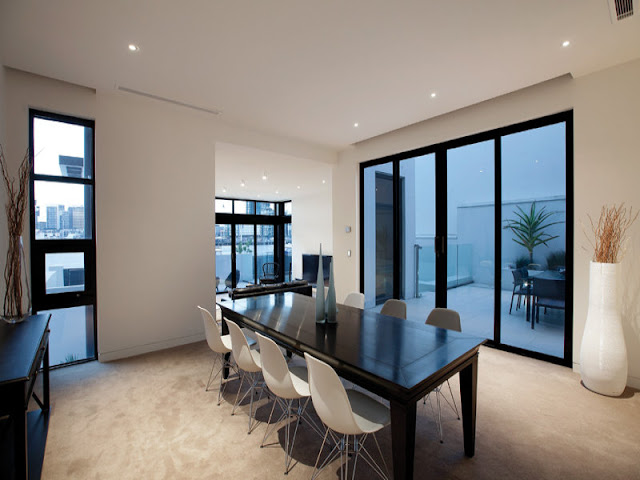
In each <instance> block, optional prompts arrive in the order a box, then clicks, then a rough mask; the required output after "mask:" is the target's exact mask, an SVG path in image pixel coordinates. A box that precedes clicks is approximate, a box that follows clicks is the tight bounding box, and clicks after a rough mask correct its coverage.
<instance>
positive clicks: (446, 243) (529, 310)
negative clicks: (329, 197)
mask: <svg viewBox="0 0 640 480" xmlns="http://www.w3.org/2000/svg"><path fill="white" fill-rule="evenodd" d="M572 132H573V115H572V112H564V113H560V114H555V115H550V116H548V117H544V118H540V119H535V120H531V121H528V122H524V123H521V124H516V125H512V126H509V127H504V128H500V129H497V130H493V131H489V132H485V133H480V134H476V135H472V136H469V137H464V138H460V139H456V140H452V141H448V142H444V143H442V144H437V145H431V146H428V147H424V148H421V149H418V150H414V151H410V152H404V153H401V154H397V155H394V156H393V158H382V159H378V160H372V161H370V162H365V163H363V164H362V165H361V169H360V185H361V215H360V217H361V222H362V228H361V231H362V232H363V234H362V236H361V238H360V242H361V243H360V245H361V251H362V252H363V253H362V256H361V266H360V269H361V270H360V278H361V285H362V288H363V291H364V294H365V304H366V306H367V308H375V309H379V308H380V307H381V304H382V303H383V302H384V301H385V300H386V299H388V298H392V297H393V298H401V299H404V300H405V301H407V303H408V304H409V305H408V306H409V311H410V312H412V315H413V316H414V317H415V318H419V319H425V318H426V316H427V315H428V313H429V312H430V311H431V309H432V308H434V307H448V308H452V309H454V310H457V311H458V312H459V313H460V315H461V321H462V329H463V331H464V332H466V333H470V334H472V335H476V336H481V337H484V338H487V339H489V340H490V343H491V344H493V345H495V346H499V347H500V348H504V349H505V350H510V351H516V352H518V353H525V354H527V355H531V356H534V357H536V358H541V359H545V360H548V361H552V362H555V363H560V364H564V365H570V364H571V361H572V341H573V340H572V335H573V326H572V321H571V319H572V313H571V307H572V271H571V265H572V264H573V262H572V245H573V231H572V225H573V220H572V217H573V198H572V173H571V172H572V157H573V133H572ZM526 218H532V219H534V220H535V219H536V218H537V219H538V220H539V219H543V221H542V222H541V223H540V225H541V228H540V229H539V231H536V232H532V233H531V234H530V235H532V236H534V237H535V238H537V239H544V240H545V241H544V243H542V244H537V245H535V246H531V245H533V244H535V243H536V242H526V241H525V242H524V243H525V245H522V243H523V241H522V238H521V237H519V236H518V232H517V228H518V227H517V225H515V224H514V222H515V221H517V220H518V219H525V220H524V221H527V220H526ZM510 225H511V226H514V225H515V226H514V228H510ZM521 277H524V279H525V280H524V281H523V280H521ZM550 289H553V292H554V293H553V294H554V295H557V297H558V298H560V299H562V300H563V302H560V303H561V304H563V305H564V308H546V309H544V308H540V309H539V308H535V309H534V308H533V305H532V304H533V299H534V298H536V291H539V292H542V291H545V292H548V291H549V290H550ZM554 298H556V297H555V296H554ZM534 310H535V311H534Z"/></svg>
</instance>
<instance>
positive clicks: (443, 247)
mask: <svg viewBox="0 0 640 480" xmlns="http://www.w3.org/2000/svg"><path fill="white" fill-rule="evenodd" d="M563 122H564V123H565V125H566V130H565V133H566V135H565V151H566V159H565V160H566V163H565V168H566V185H565V191H566V226H565V230H566V231H565V234H566V247H565V248H566V263H567V265H570V266H571V268H567V270H566V285H567V290H566V292H565V294H566V297H565V305H566V307H565V308H566V309H565V322H564V323H565V331H564V358H559V357H554V356H551V355H547V354H543V353H539V352H534V351H530V350H525V349H523V348H519V347H514V346H511V345H505V344H503V343H502V342H501V341H500V339H501V329H500V321H501V318H500V311H501V310H500V307H501V287H502V286H501V261H497V260H496V261H495V262H494V339H495V340H490V341H489V342H488V344H489V345H491V346H494V347H497V348H500V349H501V350H506V351H509V352H513V353H517V354H521V355H526V356H529V357H533V358H538V359H541V360H545V361H548V362H551V363H556V364H560V365H565V366H572V364H573V278H574V277H573V275H574V273H573V256H574V255H573V240H574V228H573V224H574V188H573V110H568V111H564V112H560V113H555V114H552V115H547V116H544V117H541V118H536V119H533V120H528V121H525V122H521V123H517V124H514V125H510V126H507V127H501V128H497V129H493V130H489V131H486V132H481V133H477V134H473V135H468V136H465V137H461V138H457V139H454V140H449V141H446V142H442V143H439V144H434V145H429V146H426V147H421V148H417V149H414V150H409V151H406V152H401V153H397V154H393V155H390V156H387V157H383V158H379V159H375V160H370V161H367V162H363V163H361V164H360V172H359V177H360V179H359V180H360V195H359V197H360V207H359V212H360V232H361V233H360V291H361V292H363V293H364V281H365V279H364V248H365V242H364V231H365V225H364V223H365V211H364V172H365V169H366V168H369V167H373V166H376V165H381V164H387V163H391V165H392V168H393V177H394V192H395V194H394V195H395V196H394V199H395V200H398V197H399V196H400V188H401V187H400V181H401V179H400V175H399V172H400V161H402V160H407V159H411V158H415V157H420V156H424V155H428V154H431V153H435V179H436V181H435V197H436V219H435V222H436V225H435V229H436V236H435V238H434V248H435V251H436V272H435V278H436V291H435V303H436V307H446V306H447V265H446V261H447V151H448V150H449V149H452V148H457V147H461V146H465V145H471V144H474V143H479V142H484V141H489V140H493V141H494V156H495V159H494V187H495V192H494V196H495V204H494V212H495V215H494V220H495V225H494V231H495V242H494V255H495V258H496V259H501V258H502V244H501V238H502V212H501V210H502V209H501V207H500V208H499V207H498V206H501V205H502V166H501V160H502V158H501V157H502V149H501V141H500V139H501V138H502V137H503V136H506V135H510V134H513V133H518V132H522V131H526V130H531V129H535V128H539V127H544V126H548V125H552V124H557V123H563ZM398 205H399V204H398V203H397V202H396V203H394V240H395V241H396V242H399V241H400V238H401V232H400V231H401V230H402V228H401V227H402V225H401V223H402V218H401V213H400V212H399V208H398ZM396 250H398V249H396ZM401 260H402V259H401V257H400V254H399V253H397V254H396V257H395V259H394V268H393V283H394V296H395V298H399V297H400V288H399V286H400V284H401V278H402V277H401V276H402V268H403V265H402V261H401Z"/></svg>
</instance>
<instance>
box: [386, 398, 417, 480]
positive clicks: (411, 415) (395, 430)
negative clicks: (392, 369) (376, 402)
mask: <svg viewBox="0 0 640 480" xmlns="http://www.w3.org/2000/svg"><path fill="white" fill-rule="evenodd" d="M415 447H416V402H411V403H410V404H409V405H406V404H403V403H399V402H395V401H393V400H392V401H391V448H392V451H393V478H394V479H395V480H405V479H413V458H414V455H415Z"/></svg>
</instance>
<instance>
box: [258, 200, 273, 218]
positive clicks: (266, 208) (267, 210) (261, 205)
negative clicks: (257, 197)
mask: <svg viewBox="0 0 640 480" xmlns="http://www.w3.org/2000/svg"><path fill="white" fill-rule="evenodd" d="M256 213H257V214H258V215H275V214H276V206H275V204H274V203H271V202H256Z"/></svg>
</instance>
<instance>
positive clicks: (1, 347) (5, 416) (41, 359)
mask: <svg viewBox="0 0 640 480" xmlns="http://www.w3.org/2000/svg"><path fill="white" fill-rule="evenodd" d="M50 318H51V315H32V316H30V317H29V318H27V319H26V320H25V321H24V322H22V323H18V324H15V325H9V324H7V323H5V322H3V321H1V320H0V452H1V453H0V460H1V461H0V478H3V479H5V478H6V479H12V478H13V479H39V478H40V474H41V472H42V461H43V460H44V447H45V444H46V441H47V431H48V429H49V319H50ZM40 365H42V371H41V372H39V371H38V370H39V369H40ZM40 373H41V375H42V398H39V397H38V396H37V395H36V394H35V392H34V386H35V382H36V378H37V377H38V375H39V374H40ZM31 398H33V399H34V400H35V402H36V404H37V405H38V406H39V407H40V408H39V409H38V410H34V411H31V412H28V413H27V410H28V407H29V401H30V400H31Z"/></svg>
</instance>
